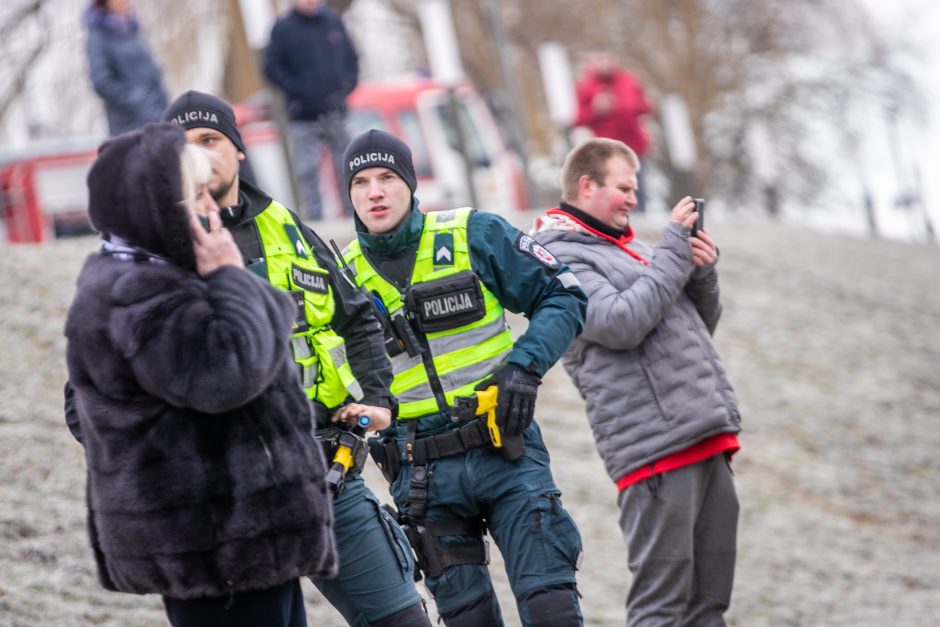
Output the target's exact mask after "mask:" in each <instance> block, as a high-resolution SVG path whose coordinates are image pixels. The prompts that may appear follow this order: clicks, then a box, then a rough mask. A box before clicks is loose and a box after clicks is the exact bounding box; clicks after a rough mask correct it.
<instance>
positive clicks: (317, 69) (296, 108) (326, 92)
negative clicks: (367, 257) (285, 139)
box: [264, 0, 359, 220]
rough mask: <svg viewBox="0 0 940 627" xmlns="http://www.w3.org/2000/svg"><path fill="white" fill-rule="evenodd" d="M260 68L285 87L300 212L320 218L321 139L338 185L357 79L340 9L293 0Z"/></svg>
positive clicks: (349, 209)
mask: <svg viewBox="0 0 940 627" xmlns="http://www.w3.org/2000/svg"><path fill="white" fill-rule="evenodd" d="M264 74H265V76H266V77H267V79H268V80H269V81H271V82H272V83H273V84H274V85H275V86H277V87H278V88H279V89H280V90H281V91H283V92H284V99H285V106H286V107H287V116H288V117H289V118H290V134H291V140H292V151H293V152H292V157H293V160H294V170H295V172H294V175H295V176H296V177H297V184H298V186H299V187H300V193H301V198H302V200H303V203H304V206H305V211H304V217H305V218H307V219H310V220H319V219H321V218H323V202H322V199H321V196H320V152H321V150H322V149H323V145H324V144H325V145H326V146H327V147H328V148H329V150H330V153H331V156H332V159H333V171H334V174H335V177H334V180H333V184H334V185H337V184H338V179H339V176H340V172H341V171H342V164H341V161H340V158H341V157H342V155H343V151H344V150H345V149H346V146H347V144H349V135H348V134H347V132H346V97H347V96H348V95H349V93H350V92H351V91H352V90H353V89H354V88H355V87H356V84H357V83H358V82H359V59H358V56H357V54H356V49H355V48H354V47H353V44H352V41H351V40H350V38H349V34H348V33H347V32H346V28H345V27H344V26H343V22H342V20H341V19H340V17H339V15H337V14H336V13H334V12H333V11H331V10H330V9H329V8H328V7H327V6H326V4H325V2H324V0H294V7H293V9H292V10H290V11H289V12H288V13H287V14H286V15H284V16H283V17H281V18H280V19H279V20H278V21H277V22H276V23H275V24H274V28H272V29H271V42H270V43H269V44H268V47H267V48H266V49H265V52H264ZM336 189H337V191H338V187H337V188H336ZM339 197H340V198H341V199H342V201H343V210H344V212H345V213H347V214H350V213H352V206H351V205H350V204H349V199H348V198H347V197H346V195H345V194H339Z"/></svg>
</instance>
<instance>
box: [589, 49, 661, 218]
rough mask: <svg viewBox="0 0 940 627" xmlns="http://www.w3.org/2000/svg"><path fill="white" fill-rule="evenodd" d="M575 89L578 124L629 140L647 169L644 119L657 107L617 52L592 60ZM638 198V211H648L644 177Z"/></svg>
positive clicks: (624, 140) (647, 150)
mask: <svg viewBox="0 0 940 627" xmlns="http://www.w3.org/2000/svg"><path fill="white" fill-rule="evenodd" d="M575 89H576V91H577V96H578V114H577V117H576V118H575V122H574V125H575V126H586V127H587V128H589V129H591V131H592V132H593V133H594V135H595V136H596V137H608V138H610V139H616V140H619V141H622V142H623V143H625V144H626V145H627V146H629V147H630V148H632V149H633V152H635V153H636V155H637V156H638V157H639V158H640V164H641V168H640V171H641V172H643V171H644V170H645V168H643V167H642V166H643V165H645V161H646V159H645V155H646V154H647V153H648V152H649V148H650V138H649V134H648V133H647V132H646V129H645V128H644V127H643V119H642V118H643V116H644V115H647V114H649V113H652V112H653V106H652V104H650V102H649V100H648V99H647V97H646V94H645V93H644V91H643V85H642V84H641V83H640V81H639V79H637V78H636V77H635V76H634V75H633V74H631V73H630V72H627V71H626V70H624V69H622V68H620V67H619V66H618V65H617V58H616V56H615V55H613V54H611V53H608V52H602V53H598V54H595V55H594V56H592V57H591V58H590V59H589V60H588V62H587V64H586V65H585V69H584V74H583V75H582V76H581V79H580V80H579V81H578V83H577V85H576V86H575ZM637 200H638V201H639V202H638V204H637V207H636V209H635V210H634V211H644V210H645V208H646V194H645V190H644V185H643V180H642V179H641V180H640V181H639V188H638V189H637Z"/></svg>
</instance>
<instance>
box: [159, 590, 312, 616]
mask: <svg viewBox="0 0 940 627" xmlns="http://www.w3.org/2000/svg"><path fill="white" fill-rule="evenodd" d="M163 606H164V607H165V608H166V615H167V618H169V619H170V624H171V625H173V627H307V613H306V610H305V609H304V598H303V593H302V592H301V590H300V580H299V579H294V580H292V581H288V582H287V583H283V584H281V585H279V586H275V587H273V588H268V589H266V590H252V591H250V592H239V593H236V594H233V595H225V596H221V597H205V598H201V599H171V598H169V597H163Z"/></svg>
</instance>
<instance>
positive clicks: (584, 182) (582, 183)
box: [578, 174, 597, 198]
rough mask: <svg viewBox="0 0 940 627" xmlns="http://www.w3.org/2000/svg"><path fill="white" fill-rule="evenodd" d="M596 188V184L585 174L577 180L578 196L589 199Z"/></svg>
mask: <svg viewBox="0 0 940 627" xmlns="http://www.w3.org/2000/svg"><path fill="white" fill-rule="evenodd" d="M596 188H597V183H595V182H594V179H592V178H591V177H590V176H588V175H587V174H582V175H581V178H579V179H578V196H581V197H582V198H590V197H591V195H592V194H593V193H594V190H595V189H596Z"/></svg>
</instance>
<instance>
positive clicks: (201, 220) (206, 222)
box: [196, 215, 209, 231]
mask: <svg viewBox="0 0 940 627" xmlns="http://www.w3.org/2000/svg"><path fill="white" fill-rule="evenodd" d="M196 218H198V219H199V224H201V225H202V228H204V229H205V230H207V231H208V230H209V218H207V217H206V216H203V215H197V216H196Z"/></svg>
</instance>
